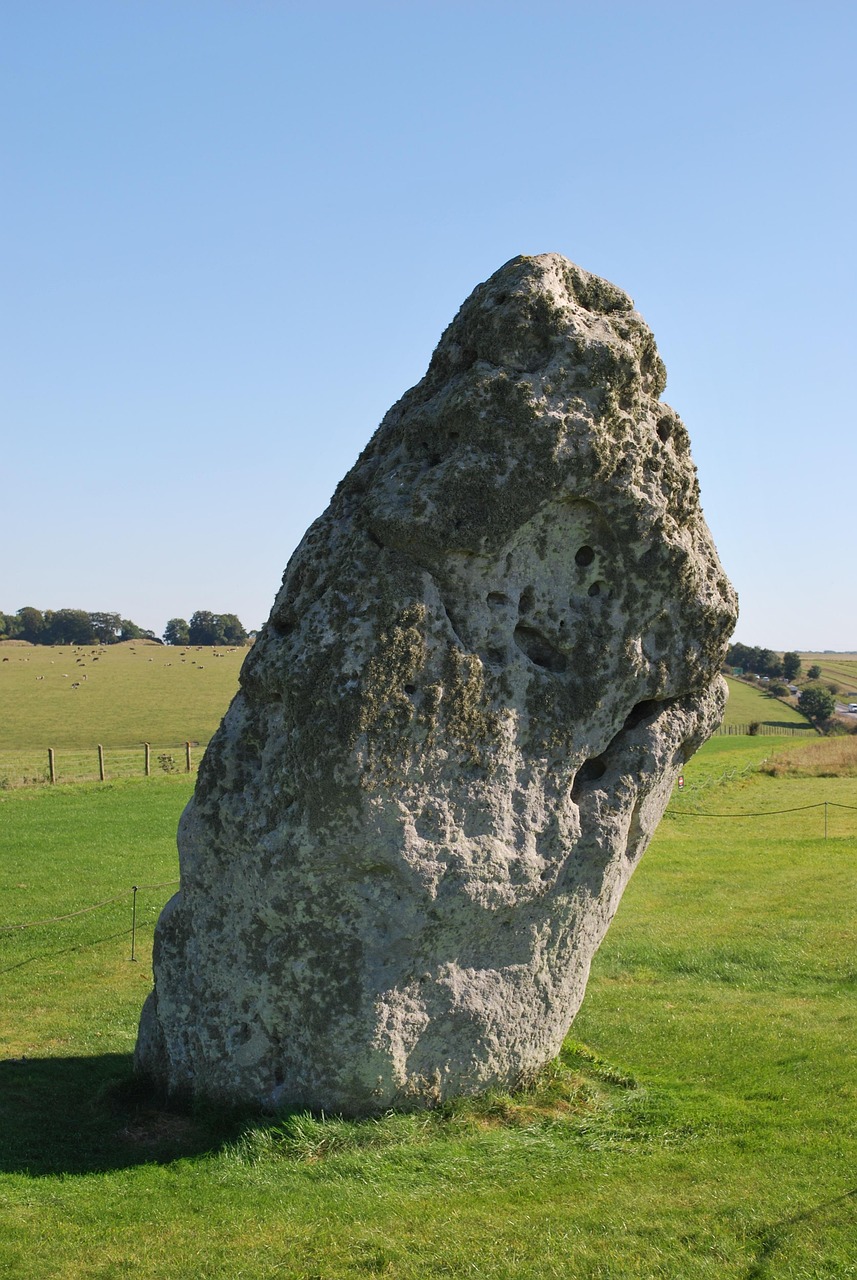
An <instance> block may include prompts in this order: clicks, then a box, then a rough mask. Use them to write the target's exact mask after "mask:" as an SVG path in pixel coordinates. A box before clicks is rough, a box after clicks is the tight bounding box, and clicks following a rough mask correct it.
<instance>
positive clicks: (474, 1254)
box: [0, 737, 857, 1280]
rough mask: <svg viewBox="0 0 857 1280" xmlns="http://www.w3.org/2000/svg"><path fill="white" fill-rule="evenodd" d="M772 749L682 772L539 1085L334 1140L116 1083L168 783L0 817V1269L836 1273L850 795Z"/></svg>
mask: <svg viewBox="0 0 857 1280" xmlns="http://www.w3.org/2000/svg"><path fill="white" fill-rule="evenodd" d="M806 745H807V746H812V747H815V746H816V743H815V742H810V743H808V744H806ZM818 745H820V746H821V747H822V748H825V747H827V746H828V745H830V746H833V745H834V744H833V743H831V744H827V743H824V742H821V741H820V740H819V744H818ZM794 748H795V741H794V740H793V739H787V738H783V739H772V738H766V739H764V740H762V739H759V738H738V737H735V738H717V739H714V740H712V742H711V743H709V744H707V746H706V747H704V748H703V750H702V751H701V752H700V753H699V754H698V755H697V756H696V757H695V758H694V759H693V760H692V761H691V762H690V763H689V764H688V766H687V769H686V771H685V788H684V790H683V791H682V792H680V793H677V794H676V795H675V796H674V797H673V800H672V802H671V805H670V808H669V810H668V813H667V816H666V817H665V819H664V821H663V822H662V824H661V827H660V828H659V831H658V833H657V835H656V837H655V839H654V841H653V843H652V845H651V847H650V849H649V851H648V852H647V854H646V856H645V858H644V859H643V862H642V864H641V866H640V868H639V870H638V871H637V873H636V874H635V877H634V878H633V880H632V882H631V885H630V887H629V889H628V891H627V893H626V895H625V898H624V900H623V902H622V905H621V907H620V909H619V912H618V915H617V917H616V919H615V921H614V923H613V925H612V926H611V929H610V931H609V932H608V935H607V939H606V941H605V943H604V945H603V946H602V948H601V951H600V952H599V954H598V956H597V957H596V961H595V964H594V966H593V972H592V977H591V980H590V984H589V988H588V992H587V996H586V1000H585V1002H584V1005H583V1008H582V1010H581V1013H580V1014H579V1016H578V1018H577V1020H576V1022H575V1024H574V1026H573V1028H572V1031H571V1036H570V1038H569V1041H568V1042H567V1045H566V1048H565V1050H564V1052H563V1055H562V1057H561V1060H560V1061H559V1062H558V1063H557V1064H555V1065H554V1068H553V1070H552V1071H551V1072H549V1073H546V1076H545V1079H544V1080H543V1081H542V1082H541V1085H540V1087H539V1088H538V1089H537V1090H535V1091H533V1092H531V1093H525V1094H522V1095H516V1096H512V1097H509V1096H494V1097H491V1098H488V1099H486V1100H484V1101H483V1102H482V1103H480V1104H475V1103H471V1104H467V1105H462V1106H460V1107H457V1108H447V1109H446V1110H444V1111H442V1112H440V1113H434V1114H432V1115H428V1116H426V1115H423V1116H417V1117H402V1116H395V1115H390V1116H387V1117H384V1118H382V1119H380V1120H378V1121H371V1122H361V1123H357V1122H351V1123H349V1122H343V1121H337V1120H336V1119H335V1118H331V1117H308V1116H293V1117H286V1118H283V1119H280V1120H279V1121H276V1122H274V1121H272V1120H270V1119H268V1120H265V1119H264V1118H260V1117H255V1118H254V1117H247V1116H244V1117H241V1116H221V1115H216V1114H213V1113H209V1112H206V1111H205V1109H196V1110H192V1111H186V1112H182V1111H180V1110H171V1109H169V1108H166V1107H164V1106H162V1105H159V1104H158V1103H157V1102H155V1101H154V1100H153V1099H149V1098H146V1097H144V1096H137V1095H135V1093H134V1090H133V1088H131V1087H130V1085H129V1083H128V1081H129V1068H130V1053H131V1050H132V1047H133V1043H134V1037H135V1031H136V1021H137V1016H138V1013H139V1009H140V1005H141V1004H142V1000H143V997H144V995H145V994H146V992H147V990H148V989H149V985H150V982H151V968H150V951H149V948H150V944H151V935H152V926H153V923H154V920H155V918H156V916H157V913H158V911H159V910H160V908H161V906H162V905H163V903H164V902H165V901H166V898H167V897H168V896H169V894H170V893H171V892H172V891H173V885H172V884H171V883H170V882H171V881H173V880H174V879H175V877H176V875H177V865H176V854H175V844H174V833H175V826H176V822H177V819H178V815H179V812H180V810H181V808H182V805H183V804H184V803H185V801H186V799H187V796H188V795H189V792H190V786H191V780H190V779H188V778H187V777H185V776H179V777H170V776H165V775H162V776H160V777H153V778H151V779H149V780H139V781H137V780H134V781H117V782H107V783H104V784H98V783H95V784H85V785H68V786H57V787H54V788H44V787H39V788H29V789H25V788H19V789H16V790H13V791H6V792H4V793H2V794H0V889H2V900H3V902H4V909H3V919H2V921H0V924H2V925H3V926H4V928H3V929H2V931H0V969H2V970H3V989H2V996H0V1052H2V1056H3V1060H2V1061H0V1119H2V1125H3V1143H2V1147H0V1272H2V1273H3V1274H8V1275H9V1276H11V1277H15V1278H16V1280H17V1278H19V1277H20V1278H21V1280H30V1278H32V1280H36V1278H38V1280H44V1278H45V1277H58V1278H59V1277H62V1278H68V1280H71V1278H72V1277H74V1278H75V1280H76V1278H77V1277H91V1278H92V1280H96V1278H97V1280H112V1278H113V1277H122V1276H134V1277H140V1278H141V1280H156V1278H160V1277H165V1276H170V1277H176V1278H177V1280H185V1278H186V1280H191V1278H193V1280H197V1278H198V1277H205V1278H206V1280H227V1277H228V1278H229V1280H232V1278H233V1277H244V1278H245V1280H263V1278H264V1280H267V1278H268V1277H271V1278H273V1277H278V1278H283V1277H285V1278H289V1280H318V1278H320V1277H323V1278H324V1280H339V1278H340V1277H349V1278H353V1280H357V1278H358V1277H363V1276H367V1275H384V1276H391V1277H399V1278H400V1280H416V1278H417V1277H419V1278H420V1280H422V1278H424V1277H450V1276H460V1277H464V1276H479V1277H486V1278H487V1280H501V1278H502V1280H529V1278H530V1277H532V1278H534V1280H535V1277H538V1278H539V1280H543V1278H544V1277H564V1278H570V1280H653V1278H657V1280H678V1278H680V1280H708V1278H711V1280H714V1278H715V1277H717V1280H723V1278H726V1280H848V1277H855V1276H857V1178H855V1173H854V1170H855V1168H857V1082H855V1074H854V1057H853V1037H854V1018H855V1001H857V968H855V960H854V957H855V955H857V880H855V876H854V856H855V848H857V844H855V837H857V779H855V778H853V777H819V776H814V774H813V771H814V770H816V772H817V762H810V763H806V761H805V762H804V764H803V765H802V763H801V760H800V759H799V758H798V759H797V760H796V762H795V758H794V757H793V758H792V762H791V765H790V773H789V775H788V776H783V777H772V776H769V775H767V774H765V773H762V772H760V771H759V769H758V767H757V766H758V765H759V764H761V763H763V762H766V761H767V762H770V760H771V759H772V758H773V759H775V760H776V759H778V758H779V756H780V753H781V751H784V750H788V751H789V752H790V753H792V752H793V750H794ZM807 760H808V757H807ZM824 801H827V802H828V804H829V806H830V815H831V816H830V823H829V830H828V836H827V838H826V839H825V838H824V834H823V823H822V811H821V809H819V808H817V807H813V808H808V807H805V806H817V805H819V804H820V803H821V802H824ZM846 806H847V807H846ZM784 810H791V811H792V812H787V813H786V812H782V811H784ZM700 815H701V816H700ZM719 815H730V816H719ZM134 884H137V885H143V886H153V887H146V888H142V889H140V892H139V894H138V908H137V910H138V929H137V935H136V951H137V959H136V960H135V961H134V962H132V961H131V959H130V923H131V921H130V908H131V893H130V890H131V886H132V885H134ZM102 901H103V902H104V903H105V905H103V906H101V907H99V908H98V909H97V910H95V911H89V912H86V914H72V913H74V912H79V911H81V910H82V909H84V908H86V907H89V906H91V905H93V904H96V903H99V902H102ZM58 916H62V917H65V918H63V919H61V920H56V921H52V922H49V923H43V924H34V925H33V927H31V928H21V927H14V928H9V927H8V926H10V925H14V926H21V925H22V924H27V923H28V922H35V921H46V920H50V918H51V917H58Z"/></svg>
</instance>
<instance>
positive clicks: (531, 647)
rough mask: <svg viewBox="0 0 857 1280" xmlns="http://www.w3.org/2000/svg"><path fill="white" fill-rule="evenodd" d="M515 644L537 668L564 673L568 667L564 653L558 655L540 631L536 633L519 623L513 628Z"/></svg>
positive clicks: (531, 628)
mask: <svg viewBox="0 0 857 1280" xmlns="http://www.w3.org/2000/svg"><path fill="white" fill-rule="evenodd" d="M514 634H515V643H516V644H517V646H518V648H519V649H521V650H522V652H523V653H525V654H526V655H527V657H528V658H529V660H530V662H532V663H534V664H535V666H537V667H543V668H544V669H545V671H555V672H560V671H565V669H566V667H567V666H568V659H567V658H566V656H565V654H564V653H560V651H559V649H557V648H555V647H554V646H553V645H552V644H551V642H550V640H548V639H547V637H546V636H543V635H542V633H541V632H540V631H536V630H535V628H534V627H525V626H522V625H521V624H520V623H519V624H518V626H517V627H515V633H514Z"/></svg>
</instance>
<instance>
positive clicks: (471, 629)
mask: <svg viewBox="0 0 857 1280" xmlns="http://www.w3.org/2000/svg"><path fill="white" fill-rule="evenodd" d="M664 384H665V372H664V367H663V364H662V363H661V360H660V358H659V356H658V353H657V349H656V347H655V343H654V340H653V338H652V335H651V333H650V332H649V330H648V328H647V327H646V325H645V324H644V322H643V320H642V319H641V317H640V316H639V315H638V314H637V313H636V312H635V311H634V309H633V304H632V302H631V300H630V299H629V298H628V297H627V296H626V295H625V294H624V293H622V292H621V291H620V290H619V289H617V288H615V287H614V286H613V285H611V284H608V283H607V282H606V281H605V280H601V279H599V278H598V277H596V276H593V275H590V274H588V273H587V272H585V271H583V270H581V269H580V268H579V267H576V266H574V265H573V264H572V263H570V262H568V261H566V260H565V259H564V258H562V257H560V256H559V255H557V254H543V255H541V256H539V257H519V258H515V259H513V260H512V261H511V262H509V263H507V265H506V266H504V267H502V268H501V269H500V270H499V271H498V272H497V273H496V274H495V275H493V276H492V277H491V279H490V280H488V281H487V282H486V283H485V284H482V285H480V286H479V287H478V288H477V289H475V290H474V292H473V293H472V294H471V296H470V297H469V298H468V299H467V301H466V302H465V303H464V305H463V306H462V308H461V310H460V311H459V313H458V315H457V316H456V317H455V319H454V320H453V322H452V324H451V325H450V326H449V328H448V329H447V330H446V332H445V333H444V334H443V336H442V338H441V340H440V343H439V345H438V347H437V350H436V351H435V353H434V356H433V357H432V360H431V364H430V366H429V369H428V372H427V373H426V375H425V377H424V378H423V379H422V381H421V382H420V383H418V384H417V386H415V387H414V388H413V389H412V390H411V391H409V392H407V394H406V395H405V396H403V397H402V399H401V400H400V401H399V402H398V403H397V404H396V405H394V406H393V408H392V409H391V410H390V412H389V413H388V414H387V416H386V417H385V419H384V421H383V422H382V423H381V426H380V427H379V428H378V430H377V432H376V433H375V435H374V436H373V438H372V439H371V440H370V442H369V444H368V445H367V446H366V448H365V449H364V451H363V453H362V454H361V456H360V457H359V458H358V460H357V462H356V463H355V465H354V467H353V468H352V470H351V471H350V472H349V473H348V475H347V476H346V477H345V479H344V480H343V481H342V482H341V483H340V485H339V487H338V488H337V490H336V492H335V494H334V496H333V499H332V501H331V503H330V506H329V507H328V509H327V511H325V513H324V514H323V515H322V516H321V517H320V518H319V519H318V520H317V521H316V522H315V523H314V524H313V525H312V527H311V528H310V529H309V531H308V532H307V534H306V536H305V537H304V539H303V541H302V542H301V544H300V546H299V547H298V549H297V551H296V552H295V554H294V555H293V557H292V559H291V561H290V563H289V565H288V567H287V569H286V572H285V575H284V578H283V584H282V588H281V590H280V592H279V594H278V596H277V598H276V601H275V603H274V607H273V610H272V612H271V616H270V618H269V620H268V622H267V624H266V625H265V627H264V629H263V630H262V633H261V635H260V636H259V638H258V639H257V641H256V643H255V645H254V646H253V648H252V650H251V652H250V654H249V656H248V657H247V660H246V662H245V663H244V667H243V670H242V673H241V688H240V692H239V693H238V694H237V696H236V697H235V699H234V701H233V702H232V705H231V706H230V708H229V711H228V712H227V714H226V717H225V718H224V720H223V723H222V724H221V726H220V728H219V730H218V732H217V734H216V735H215V737H214V739H213V741H212V743H211V745H210V746H209V748H208V751H207V752H206V754H205V758H204V760H203V762H202V765H201V767H200V772H199V779H198V782H197V786H196V791H195V793H194V796H193V799H192V800H191V801H190V803H189V805H188V807H187V809H186V810H185V813H184V815H183V817H182V820H181V823H180V827H179V837H178V840H179V851H180V858H181V888H180V891H179V892H178V893H177V894H176V895H175V897H174V898H173V899H172V901H171V902H170V903H169V904H168V905H167V907H166V908H165V910H164V912H163V914H162V916H161V918H160V921H159V923H158V926H157V931H156V936H155V954H154V969H155V989H154V992H153V994H152V995H151V996H150V997H149V999H148V1001H147V1003H146V1006H145V1009H144V1011H143V1016H142V1020H141V1025H140V1033H139V1039H138V1043H137V1054H136V1063H137V1068H138V1070H139V1071H140V1072H142V1073H143V1074H144V1075H145V1076H148V1077H149V1078H150V1079H152V1080H153V1081H155V1082H157V1083H158V1084H159V1085H160V1086H161V1087H163V1088H166V1089H167V1090H168V1091H170V1092H172V1093H191V1094H195V1095H199V1096H203V1097H208V1098H213V1099H218V1100H222V1101H224V1102H229V1103H241V1102H258V1103H260V1104H262V1105H264V1106H268V1107H273V1108H292V1107H310V1108H323V1109H324V1110H327V1111H334V1112H343V1113H346V1114H362V1113H370V1112H374V1111H380V1110H383V1109H385V1108H387V1107H390V1106H427V1105H432V1104H434V1103H436V1102H438V1101H440V1100H442V1099H444V1098H447V1097H450V1096H454V1095H457V1094H469V1093H474V1092H477V1091H479V1090H482V1089H485V1088H486V1087H489V1086H497V1085H499V1086H510V1085H514V1084H516V1083H518V1082H522V1081H524V1080H526V1079H527V1078H528V1077H531V1076H532V1075H533V1074H534V1073H535V1072H536V1071H537V1070H538V1068H539V1067H540V1066H541V1065H542V1064H543V1063H545V1062H546V1061H547V1060H549V1059H550V1058H551V1057H552V1056H553V1055H555V1054H556V1053H557V1051H558V1049H559V1047H560V1045H561V1042H562V1040H563V1037H564V1036H565V1034H566V1032H567V1031H568V1028H569V1026H570V1024H571V1021H572V1019H573V1017H574V1015H575V1013H576V1011H577V1009H578V1006H579V1005H580V1002H581V1000H582V998H583V993H584V988H585V985H586V980H587V976H588V972H589V967H590V962H591V960H592V957H593V954H594V952H595V950H596V948H597V947H598V945H599V943H600V941H601V939H602V938H603V936H604V933H605V930H606V929H607V926H608V924H609V922H610V919H611V917H612V916H613V913H614V912H615V910H616V907H617V905H618V903H619V899H620V896H621V894H622V891H623V889H624V887H625V884H626V883H627V881H628V878H629V876H630V875H631V873H632V871H633V869H634V867H635V866H636V864H637V862H638V861H639V858H640V856H641V854H642V853H643V850H644V849H645V847H646V845H647V843H648V841H649V838H650V836H651V834H652V832H653V830H654V828H655V826H656V825H657V823H658V820H659V819H660V817H661V814H662V812H663V810H664V807H665V805H666V803H667V799H668V797H669V794H670V790H671V788H672V786H673V784H674V781H675V778H676V775H677V774H678V772H679V771H680V770H681V768H682V765H683V763H684V762H685V761H686V760H687V759H688V757H689V756H691V755H692V754H693V752H694V751H696V749H697V748H698V747H699V746H700V744H701V743H702V742H703V741H704V740H705V739H706V738H707V737H708V736H709V735H710V734H711V732H712V731H713V730H714V728H715V727H716V726H717V724H718V723H719V721H720V718H721V715H722V711H723V704H724V697H725V686H724V683H723V681H722V679H721V677H720V676H719V674H718V672H719V668H720V665H721V662H722V660H723V655H724V650H725V646H726V643H727V641H728V638H729V636H730V635H731V632H732V629H733V626H734V622H735V616H736V602H735V596H734V593H733V591H732V588H731V587H730V585H729V582H728V581H727V579H726V577H725V575H724V573H723V570H722V568H721V567H720V564H719V562H718V558H717V554H716V551H715V548H714V545H713V543H712V539H711V535H710V533H709V531H708V529H707V527H706V524H705V521H704V519H703V516H702V511H701V509H700V505H699V492H698V486H697V480H696V474H695V469H694V466H693V463H692V461H691V457H690V452H689V447H688V436H687V432H686V430H685V428H684V426H683V425H682V423H681V421H680V420H679V418H678V416H677V415H676V414H675V413H674V412H673V410H672V409H670V408H669V407H668V406H667V405H665V404H663V403H662V402H661V400H660V396H661V393H662V392H663V389H664Z"/></svg>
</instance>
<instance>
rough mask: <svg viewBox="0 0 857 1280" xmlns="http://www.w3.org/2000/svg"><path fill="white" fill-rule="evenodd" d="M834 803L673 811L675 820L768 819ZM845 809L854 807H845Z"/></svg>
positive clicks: (822, 801) (672, 814)
mask: <svg viewBox="0 0 857 1280" xmlns="http://www.w3.org/2000/svg"><path fill="white" fill-rule="evenodd" d="M831 803H832V801H828V800H819V801H818V802H817V803H816V804H801V805H798V806H797V808H795V809H763V810H761V811H760V812H759V813H699V812H698V811H697V810H696V809H671V810H670V815H671V817H673V818H768V817H771V816H773V815H775V814H778V813H803V812H804V811H805V810H806V809H822V808H823V807H824V806H825V804H831ZM842 807H843V808H844V809H850V808H852V807H853V806H851V805H843V806H842Z"/></svg>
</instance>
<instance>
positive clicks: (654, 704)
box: [622, 698, 667, 729]
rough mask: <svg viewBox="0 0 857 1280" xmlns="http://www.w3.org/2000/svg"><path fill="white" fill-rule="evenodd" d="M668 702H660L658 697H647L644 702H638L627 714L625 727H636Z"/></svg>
mask: <svg viewBox="0 0 857 1280" xmlns="http://www.w3.org/2000/svg"><path fill="white" fill-rule="evenodd" d="M666 705H667V704H666V702H659V701H658V700H657V698H646V699H645V700H644V701H643V702H638V703H637V705H636V707H634V708H633V709H632V710H631V711H630V712H629V713H628V715H627V716H626V718H625V723H624V725H623V726H622V728H623V729H636V727H637V725H638V724H641V723H642V722H643V720H646V719H647V718H648V717H649V716H653V715H656V714H657V713H658V712H659V711H662V710H663V709H664V707H665V706H666Z"/></svg>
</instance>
